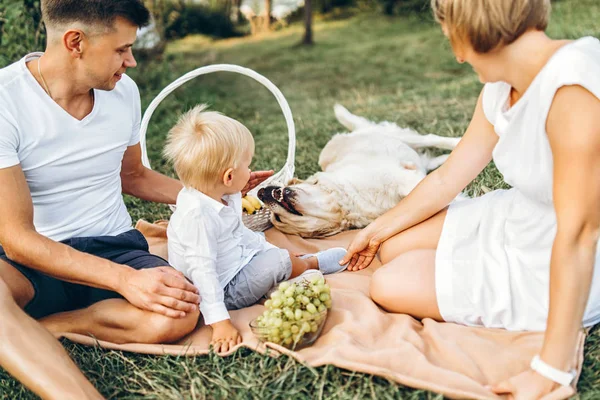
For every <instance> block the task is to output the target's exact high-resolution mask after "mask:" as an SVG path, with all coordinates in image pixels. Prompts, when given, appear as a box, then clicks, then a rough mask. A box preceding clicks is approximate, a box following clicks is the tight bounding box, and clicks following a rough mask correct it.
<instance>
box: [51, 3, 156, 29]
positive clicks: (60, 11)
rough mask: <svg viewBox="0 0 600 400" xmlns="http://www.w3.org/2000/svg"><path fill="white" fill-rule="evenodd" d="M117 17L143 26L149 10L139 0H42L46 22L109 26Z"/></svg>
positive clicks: (146, 22) (148, 15)
mask: <svg viewBox="0 0 600 400" xmlns="http://www.w3.org/2000/svg"><path fill="white" fill-rule="evenodd" d="M117 17H121V18H124V19H126V20H128V21H129V22H131V23H132V24H135V25H137V26H138V27H143V26H146V25H148V23H149V22H150V12H149V11H148V9H147V8H146V6H144V3H143V2H142V1H141V0H42V18H43V20H44V22H45V23H46V26H65V25H68V24H71V23H74V22H79V23H81V24H83V25H86V26H103V27H106V28H112V27H113V26H114V23H115V19H116V18H117Z"/></svg>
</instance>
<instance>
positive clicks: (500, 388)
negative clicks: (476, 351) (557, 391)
mask: <svg viewBox="0 0 600 400" xmlns="http://www.w3.org/2000/svg"><path fill="white" fill-rule="evenodd" d="M556 385H557V384H556V383H555V382H553V381H551V380H550V379H547V378H545V377H543V376H542V375H540V374H538V373H537V372H535V371H534V370H532V369H529V370H527V371H525V372H521V373H520V374H519V375H515V376H513V377H512V378H510V379H507V380H505V381H503V382H500V383H499V384H497V385H492V387H491V390H492V391H493V392H494V393H496V394H506V395H508V399H514V400H534V399H540V398H542V397H543V396H545V395H547V394H548V393H550V392H551V391H552V390H554V388H555V386H556Z"/></svg>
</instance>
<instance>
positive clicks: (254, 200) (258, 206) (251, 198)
mask: <svg viewBox="0 0 600 400" xmlns="http://www.w3.org/2000/svg"><path fill="white" fill-rule="evenodd" d="M246 198H247V199H248V201H249V202H250V204H252V207H254V208H255V209H257V210H260V209H261V208H262V204H261V203H260V200H258V198H256V197H254V196H251V195H246Z"/></svg>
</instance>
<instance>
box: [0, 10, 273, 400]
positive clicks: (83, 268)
mask: <svg viewBox="0 0 600 400" xmlns="http://www.w3.org/2000/svg"><path fill="white" fill-rule="evenodd" d="M42 13H43V18H44V21H45V24H46V29H47V33H48V43H47V48H46V51H45V53H32V54H29V55H27V56H25V57H24V58H23V59H21V60H20V61H18V62H16V63H14V64H12V65H10V66H8V67H6V68H4V69H1V70H0V187H1V188H2V190H0V221H1V223H0V316H1V318H2V323H1V324H0V337H2V338H3V339H2V340H3V342H4V343H3V346H2V347H1V348H0V365H1V366H2V367H3V368H5V369H6V370H7V371H8V372H9V373H11V374H12V375H14V376H15V377H16V378H17V379H19V380H21V382H23V383H24V384H25V385H27V386H28V387H30V388H31V389H32V390H33V391H34V392H36V393H37V394H39V395H40V396H42V397H44V398H60V399H66V398H76V399H85V398H100V397H101V396H100V394H99V393H98V392H97V391H96V390H95V389H94V388H93V387H92V386H91V384H90V383H89V382H88V381H87V380H86V379H85V377H84V376H83V375H82V374H81V373H80V372H79V371H78V369H77V367H76V366H75V365H74V364H73V363H72V361H71V360H70V359H69V357H68V356H67V354H66V353H65V352H64V350H62V348H61V347H60V345H59V343H58V342H57V341H56V340H55V339H54V338H53V337H52V335H50V334H48V331H50V332H51V333H60V332H74V333H81V334H86V335H87V334H91V335H93V336H94V337H95V338H98V339H100V340H108V341H111V342H115V343H125V342H131V341H135V342H147V343H165V342H170V341H175V340H178V339H180V338H181V337H183V336H184V335H186V334H188V333H189V332H190V331H192V330H193V329H194V327H195V325H196V322H197V319H198V315H199V312H198V303H199V301H200V299H199V296H198V294H197V289H196V288H195V287H194V286H193V285H191V284H190V283H189V282H188V281H187V280H186V279H185V278H184V277H183V276H182V275H181V274H180V273H178V272H176V271H175V270H174V269H173V268H171V267H170V266H169V264H168V262H167V261H165V260H163V259H162V258H160V257H157V256H154V255H151V254H150V253H149V252H148V243H147V242H146V240H145V239H144V237H143V236H142V235H141V233H140V232H139V231H137V230H135V229H132V221H131V218H130V217H129V214H128V213H127V210H126V208H125V204H124V202H123V198H122V193H127V194H130V195H133V196H136V197H138V198H141V199H144V200H149V201H155V202H160V203H169V204H173V203H175V201H176V198H177V194H178V192H179V191H180V190H181V188H182V185H181V184H180V183H179V182H178V181H177V180H174V179H171V178H168V177H166V176H164V175H161V174H159V173H157V172H154V171H152V170H149V169H147V168H145V167H144V166H143V165H142V164H141V150H140V144H139V126H140V114H141V111H140V98H139V93H138V89H137V86H136V85H135V83H134V82H133V81H132V80H131V79H130V78H129V77H128V76H127V75H125V71H126V70H127V68H132V67H135V66H136V62H135V59H134V58H133V55H132V53H131V46H132V44H133V42H134V41H135V38H136V31H137V29H138V28H139V27H141V26H144V25H146V24H147V23H148V20H149V13H148V10H147V9H146V8H145V7H144V5H143V3H142V1H141V0H120V1H109V0H43V1H42ZM271 173H272V172H265V173H257V174H255V175H254V177H253V179H252V180H251V184H250V186H254V185H256V184H257V183H258V182H260V181H261V180H262V179H264V178H265V177H266V176H268V175H269V174H271ZM22 309H24V311H25V312H23V311H22ZM34 319H39V320H40V323H41V325H40V323H38V322H36V321H34ZM42 326H43V328H42ZM44 328H45V329H44ZM31 343H35V351H32V350H31V349H32V347H31Z"/></svg>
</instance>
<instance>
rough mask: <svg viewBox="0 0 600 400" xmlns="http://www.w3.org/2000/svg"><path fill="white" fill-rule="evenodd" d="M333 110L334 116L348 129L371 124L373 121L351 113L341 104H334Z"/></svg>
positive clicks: (352, 129) (351, 129)
mask: <svg viewBox="0 0 600 400" xmlns="http://www.w3.org/2000/svg"><path fill="white" fill-rule="evenodd" d="M333 112H334V113H335V117H336V118H337V120H338V121H339V122H340V124H342V125H344V126H345V127H346V128H348V129H349V130H350V131H354V130H356V129H358V128H362V127H365V126H370V125H373V123H372V122H371V121H369V120H368V119H366V118H363V117H359V116H357V115H354V114H352V113H351V112H350V111H348V110H347V109H346V107H344V106H342V105H341V104H336V105H335V106H333Z"/></svg>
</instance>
